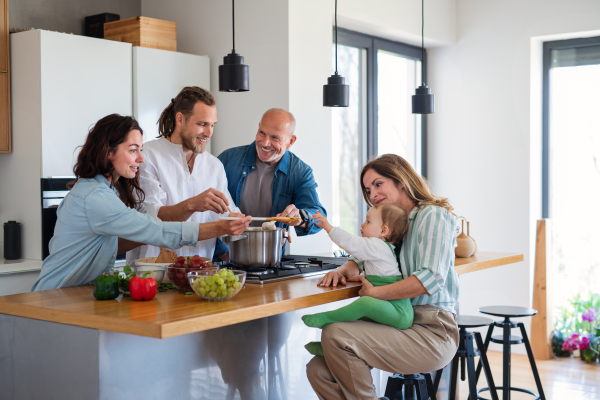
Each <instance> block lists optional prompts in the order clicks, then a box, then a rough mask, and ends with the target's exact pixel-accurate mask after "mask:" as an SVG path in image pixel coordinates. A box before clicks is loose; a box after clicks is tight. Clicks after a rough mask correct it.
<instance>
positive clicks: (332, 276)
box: [317, 269, 346, 287]
mask: <svg viewBox="0 0 600 400" xmlns="http://www.w3.org/2000/svg"><path fill="white" fill-rule="evenodd" d="M338 283H339V284H340V285H342V286H346V277H345V276H344V274H342V273H341V272H340V271H338V270H337V269H336V270H333V271H329V272H328V273H327V274H325V276H324V277H322V278H321V280H320V281H319V283H317V286H323V287H329V286H333V287H336V286H337V285H338Z"/></svg>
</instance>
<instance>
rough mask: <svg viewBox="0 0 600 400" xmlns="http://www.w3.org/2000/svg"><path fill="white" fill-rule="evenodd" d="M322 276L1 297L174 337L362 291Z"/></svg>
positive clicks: (49, 314) (73, 319)
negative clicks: (107, 294) (143, 294)
mask: <svg viewBox="0 0 600 400" xmlns="http://www.w3.org/2000/svg"><path fill="white" fill-rule="evenodd" d="M522 260H523V255H521V254H509V253H486V252H480V253H479V254H478V255H477V257H471V258H463V259H460V258H459V259H456V263H457V267H456V270H457V272H458V273H459V274H464V273H470V272H474V271H479V270H483V269H487V268H493V267H497V266H499V265H505V264H510V263H514V262H518V261H522ZM319 279H320V277H309V278H299V279H290V280H287V281H281V282H274V283H268V284H264V285H253V284H246V287H245V288H244V289H243V290H242V291H241V292H240V293H239V294H238V295H237V296H236V297H234V298H233V299H232V300H230V301H225V302H207V301H204V300H202V299H201V298H200V297H198V296H196V295H190V296H186V295H183V294H180V293H178V292H176V291H173V290H170V291H168V292H164V293H158V294H157V295H156V297H155V299H154V300H152V301H145V302H142V301H135V300H132V299H131V298H130V297H127V298H119V299H117V300H108V301H98V300H95V299H94V297H93V295H92V291H93V288H92V286H78V287H71V288H65V289H54V290H46V291H42V292H32V293H23V294H16V295H11V296H2V297H0V313H2V314H9V315H15V316H19V317H25V318H33V319H40V320H44V321H51V322H57V323H62V324H67V325H76V326H82V327H86V328H92V329H102V330H107V331H114V332H122V333H129V334H134V335H141V336H150V337H155V338H168V337H173V336H179V335H184V334H187V333H192V332H200V331H204V330H208V329H214V328H219V327H223V326H228V325H232V324H237V323H241V322H246V321H251V320H255V319H259V318H265V317H270V316H272V315H277V314H283V313H286V312H290V311H294V310H300V309H303V308H307V307H313V306H317V305H321V304H326V303H331V302H334V301H338V300H344V299H349V298H352V297H356V296H358V291H359V290H360V285H359V284H357V283H354V282H349V283H348V286H345V287H344V286H340V287H337V288H322V287H318V286H316V284H317V282H318V281H319Z"/></svg>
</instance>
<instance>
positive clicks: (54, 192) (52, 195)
mask: <svg viewBox="0 0 600 400" xmlns="http://www.w3.org/2000/svg"><path fill="white" fill-rule="evenodd" d="M74 180H75V177H60V178H42V179H41V188H42V260H44V259H46V257H48V255H50V251H49V249H48V245H49V244H50V239H52V236H54V226H55V225H56V209H57V208H58V205H59V204H60V203H61V202H62V201H63V199H64V198H65V196H66V195H67V193H69V188H68V187H67V184H68V183H69V182H73V181H74Z"/></svg>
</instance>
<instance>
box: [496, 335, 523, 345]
mask: <svg viewBox="0 0 600 400" xmlns="http://www.w3.org/2000/svg"><path fill="white" fill-rule="evenodd" d="M490 341H491V342H492V343H500V344H504V335H496V336H492V338H491V339H490ZM508 342H509V343H510V344H521V343H523V338H522V337H521V336H513V335H510V336H509V337H508Z"/></svg>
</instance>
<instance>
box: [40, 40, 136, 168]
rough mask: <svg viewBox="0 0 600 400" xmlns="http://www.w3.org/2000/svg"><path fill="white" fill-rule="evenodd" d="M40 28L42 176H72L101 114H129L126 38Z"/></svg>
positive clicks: (128, 48)
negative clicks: (74, 166) (79, 156)
mask: <svg viewBox="0 0 600 400" xmlns="http://www.w3.org/2000/svg"><path fill="white" fill-rule="evenodd" d="M39 32H40V43H41V48H40V57H41V71H40V72H41V84H42V88H41V95H42V96H41V98H42V103H41V105H42V177H44V178H47V177H50V176H72V175H73V165H74V164H75V162H76V160H77V155H78V154H79V150H80V149H79V146H81V145H83V144H84V143H85V139H86V138H87V134H88V131H89V130H90V128H91V127H92V126H93V125H94V124H95V123H96V122H97V121H98V120H99V119H100V118H102V117H105V116H107V115H109V114H113V113H117V114H121V115H131V107H132V100H131V57H132V56H131V44H130V43H120V42H113V41H111V40H104V39H96V38H90V37H86V36H77V35H67V34H64V33H57V32H48V31H39Z"/></svg>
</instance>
